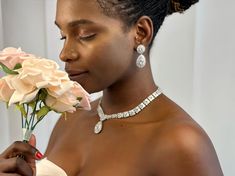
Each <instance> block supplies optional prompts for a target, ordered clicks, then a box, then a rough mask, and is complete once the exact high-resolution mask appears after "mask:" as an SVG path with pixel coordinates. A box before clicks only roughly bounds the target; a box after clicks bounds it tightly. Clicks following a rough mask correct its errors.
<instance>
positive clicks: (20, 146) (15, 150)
mask: <svg viewBox="0 0 235 176" xmlns="http://www.w3.org/2000/svg"><path fill="white" fill-rule="evenodd" d="M17 155H23V156H24V157H26V160H30V159H32V158H34V159H41V158H42V156H43V155H42V154H41V153H40V152H39V151H38V150H37V149H36V148H35V147H33V146H31V145H29V144H28V143H24V142H20V141H16V142H14V143H13V144H12V145H11V146H10V147H8V148H7V149H6V150H5V151H4V152H3V153H2V154H1V157H2V158H5V159H8V158H12V157H16V156H17Z"/></svg>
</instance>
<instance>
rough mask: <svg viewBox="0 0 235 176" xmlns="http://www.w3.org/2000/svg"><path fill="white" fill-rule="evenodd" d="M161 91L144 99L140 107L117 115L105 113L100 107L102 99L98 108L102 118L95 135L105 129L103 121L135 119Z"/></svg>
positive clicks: (158, 90) (96, 127)
mask: <svg viewBox="0 0 235 176" xmlns="http://www.w3.org/2000/svg"><path fill="white" fill-rule="evenodd" d="M161 93H162V92H161V90H160V89H159V88H158V89H157V90H156V91H154V92H153V93H152V94H150V95H149V96H148V97H147V98H145V99H144V101H142V102H141V103H140V104H139V105H138V106H136V107H135V108H133V109H131V110H129V111H125V112H119V113H116V114H110V115H107V114H105V113H104V111H103V109H102V107H101V106H100V104H101V99H100V101H99V104H98V107H97V112H98V116H99V118H100V120H99V122H98V123H97V124H96V125H95V128H94V133H96V134H98V133H100V132H101V131H102V128H103V121H105V120H108V119H123V118H128V117H133V116H135V115H136V114H138V113H139V112H141V111H142V110H143V109H144V108H145V107H147V106H148V105H149V104H150V103H151V102H152V101H153V100H154V99H156V98H157V97H158V96H159V95H160V94H161Z"/></svg>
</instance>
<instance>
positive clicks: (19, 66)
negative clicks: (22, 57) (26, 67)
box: [13, 63, 22, 70]
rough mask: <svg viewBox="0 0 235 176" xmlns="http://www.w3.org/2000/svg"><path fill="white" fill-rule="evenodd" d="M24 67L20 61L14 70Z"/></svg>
mask: <svg viewBox="0 0 235 176" xmlns="http://www.w3.org/2000/svg"><path fill="white" fill-rule="evenodd" d="M20 68H22V65H21V64H20V63H18V64H16V65H15V67H14V68H13V70H17V69H20Z"/></svg>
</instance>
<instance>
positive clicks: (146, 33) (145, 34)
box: [135, 16, 153, 47]
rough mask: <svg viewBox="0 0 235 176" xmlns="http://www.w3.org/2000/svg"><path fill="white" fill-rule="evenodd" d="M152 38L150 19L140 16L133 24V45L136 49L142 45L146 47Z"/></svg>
mask: <svg viewBox="0 0 235 176" xmlns="http://www.w3.org/2000/svg"><path fill="white" fill-rule="evenodd" d="M152 38H153V22H152V20H151V18H150V17H148V16H142V17H140V18H139V19H138V21H137V22H136V24H135V43H136V47H137V46H138V45H139V44H143V45H145V46H146V47H148V45H149V44H150V43H151V41H152Z"/></svg>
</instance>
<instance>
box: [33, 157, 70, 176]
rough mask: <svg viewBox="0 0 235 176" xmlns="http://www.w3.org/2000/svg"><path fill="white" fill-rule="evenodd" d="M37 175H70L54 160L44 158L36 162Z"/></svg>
mask: <svg viewBox="0 0 235 176" xmlns="http://www.w3.org/2000/svg"><path fill="white" fill-rule="evenodd" d="M36 176H68V175H67V174H66V172H65V171H64V170H63V169H62V168H61V167H59V166H57V165H56V164H55V163H53V162H52V161H50V160H48V159H47V158H44V159H42V160H40V161H38V162H37V164H36Z"/></svg>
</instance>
